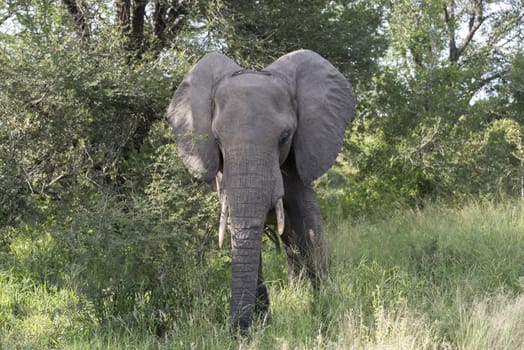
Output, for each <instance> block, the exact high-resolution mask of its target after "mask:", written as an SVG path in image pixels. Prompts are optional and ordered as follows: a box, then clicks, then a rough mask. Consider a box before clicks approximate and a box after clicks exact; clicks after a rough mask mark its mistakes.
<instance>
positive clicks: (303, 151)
mask: <svg viewBox="0 0 524 350" xmlns="http://www.w3.org/2000/svg"><path fill="white" fill-rule="evenodd" d="M266 70H267V71H270V72H273V73H275V75H283V76H284V78H285V80H286V81H288V83H289V85H290V86H291V89H292V92H294V95H295V98H296V102H297V114H298V127H297V130H296V131H295V136H294V139H293V150H294V154H295V162H296V166H297V170H298V173H299V175H300V178H301V179H302V181H303V182H304V183H305V184H309V183H311V182H312V181H313V180H315V179H317V178H318V177H320V176H321V175H322V174H324V173H325V172H326V171H327V170H328V169H329V168H330V167H331V165H333V163H334V162H335V159H336V157H337V155H338V153H339V152H340V149H341V147H342V142H343V139H344V131H345V129H346V126H347V124H348V123H349V122H350V121H351V119H352V118H353V114H354V111H355V96H354V95H353V92H352V90H351V85H350V84H349V82H348V81H347V80H346V79H345V78H344V76H343V75H342V74H341V73H340V72H339V71H338V70H337V69H336V68H335V67H333V65H331V63H329V62H328V61H327V60H326V59H324V58H323V57H322V56H320V55H319V54H317V53H315V52H313V51H309V50H299V51H294V52H291V53H288V54H287V55H284V56H282V57H280V58H279V59H278V60H276V61H275V62H273V63H272V64H271V65H270V66H268V67H267V68H266Z"/></svg>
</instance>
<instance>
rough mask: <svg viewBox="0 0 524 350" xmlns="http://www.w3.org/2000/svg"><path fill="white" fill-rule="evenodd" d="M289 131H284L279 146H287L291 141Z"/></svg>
mask: <svg viewBox="0 0 524 350" xmlns="http://www.w3.org/2000/svg"><path fill="white" fill-rule="evenodd" d="M289 134H290V133H289V131H284V132H283V133H282V135H280V139H279V140H278V144H279V145H283V144H285V143H286V142H287V141H288V140H289Z"/></svg>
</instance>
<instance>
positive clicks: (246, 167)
mask: <svg viewBox="0 0 524 350" xmlns="http://www.w3.org/2000/svg"><path fill="white" fill-rule="evenodd" d="M354 106H355V98H354V96H353V94H352V91H351V87H350V85H349V83H348V82H347V81H346V79H345V78H344V77H343V76H342V74H340V72H338V71H337V70H336V69H335V68H334V67H333V66H332V65H331V64H330V63H329V62H328V61H326V60H325V59H324V58H322V57H321V56H319V55H318V54H316V53H314V52H312V51H307V50H300V51H295V52H292V53H289V54H287V55H285V56H283V57H281V58H280V59H278V60H277V61H275V62H274V63H273V64H271V65H270V66H268V67H267V68H266V69H265V70H263V71H259V72H256V71H250V70H243V69H242V68H241V67H240V66H239V65H237V64H236V63H235V62H234V61H232V60H231V59H229V58H228V57H226V56H224V55H222V54H219V53H210V54H207V55H205V56H204V57H203V58H202V59H201V60H200V61H199V62H198V63H197V64H196V65H195V66H194V67H193V69H192V70H191V71H190V72H189V73H188V74H187V75H186V76H185V78H184V79H183V81H182V83H181V84H180V86H179V87H178V89H177V91H176V92H175V95H174V97H173V99H172V101H171V104H170V106H169V109H168V112H167V118H168V120H169V122H170V124H171V125H172V127H173V130H174V132H175V137H176V141H177V145H178V150H179V153H180V155H181V156H182V159H183V161H184V164H185V165H186V166H187V168H188V169H189V171H190V172H191V173H192V174H193V175H194V176H196V177H198V178H200V179H202V180H204V181H206V182H208V183H211V182H212V181H214V179H215V178H216V179H217V185H218V186H217V187H218V191H219V195H220V201H221V203H222V215H221V223H220V229H219V236H223V233H224V231H225V227H226V225H229V230H230V232H231V247H232V257H233V274H232V298H231V317H232V321H233V324H234V326H235V327H240V329H242V330H245V329H246V328H247V327H248V326H249V324H250V323H251V317H252V312H253V307H254V303H255V294H256V288H257V275H258V272H259V264H260V250H261V241H262V234H263V229H264V224H265V221H266V217H267V214H268V212H270V211H271V210H272V209H273V208H274V209H275V211H276V214H277V215H276V217H277V219H278V230H279V232H280V233H281V232H282V230H283V226H284V209H283V205H282V197H283V196H284V192H285V186H284V181H283V175H282V170H281V168H282V167H286V169H292V170H293V171H295V172H296V174H298V178H299V179H300V180H299V181H301V182H302V183H303V184H306V185H309V184H310V183H311V182H312V181H313V180H314V179H316V178H318V177H319V176H320V175H322V174H323V173H324V172H325V171H326V170H327V169H328V168H329V167H330V166H331V165H332V164H333V162H334V161H335V158H336V156H337V154H338V152H339V151H340V148H341V146H342V141H343V137H344V131H345V128H346V125H347V123H348V122H349V121H350V120H351V119H352V116H353V112H354ZM222 239H223V238H222V237H220V239H219V240H220V244H221V242H222Z"/></svg>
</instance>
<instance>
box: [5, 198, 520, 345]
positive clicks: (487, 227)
mask: <svg viewBox="0 0 524 350" xmlns="http://www.w3.org/2000/svg"><path fill="white" fill-rule="evenodd" d="M327 228H328V232H329V237H330V241H331V246H332V250H333V256H334V264H333V271H334V273H333V281H332V282H331V283H330V284H329V285H328V286H326V287H325V288H324V289H323V290H322V291H320V292H319V293H316V294H315V293H313V292H312V290H311V289H310V287H309V286H308V283H307V282H304V283H295V284H288V283H287V282H286V277H285V276H286V273H285V257H284V254H283V252H282V253H277V252H276V250H275V249H274V248H273V247H271V245H270V244H267V245H266V247H265V252H264V260H265V261H264V271H265V275H266V280H267V283H268V286H269V289H270V297H271V319H270V321H269V322H268V323H266V324H265V325H262V324H256V325H255V326H254V327H253V329H252V330H251V334H250V335H249V337H246V338H243V339H239V338H236V337H234V336H232V335H231V333H230V332H229V324H228V296H229V281H228V280H227V279H224V280H223V281H222V282H220V283H218V284H217V282H216V281H214V282H213V283H214V285H213V286H212V287H211V286H210V282H209V281H207V280H204V279H199V274H198V271H195V273H194V276H195V277H194V278H195V280H196V281H195V283H196V284H198V285H200V286H201V288H200V289H199V294H200V295H198V298H195V300H197V302H196V304H195V305H193V306H192V307H190V308H188V309H186V310H181V311H180V314H179V315H176V317H174V320H175V321H174V322H173V324H172V325H171V326H170V329H169V330H168V331H167V332H166V335H165V336H164V337H161V338H159V337H157V336H155V335H154V334H153V332H151V331H150V330H149V329H148V327H147V324H148V323H147V322H146V321H144V322H143V323H141V322H140V320H141V317H142V315H141V314H140V311H139V310H140V308H139V307H138V306H137V312H136V315H135V320H134V322H132V323H128V322H127V321H126V320H121V319H118V318H115V319H114V320H113V321H112V322H108V323H104V324H100V323H98V322H97V321H96V320H95V318H94V316H93V312H92V305H90V304H89V303H88V302H87V301H86V300H84V299H83V298H82V296H81V295H78V294H77V293H76V292H75V289H74V284H72V285H71V288H69V289H61V290H59V289H57V288H54V287H49V286H46V285H45V284H36V283H35V282H34V281H32V280H30V279H27V278H21V277H20V276H16V277H15V276H14V274H12V273H11V268H10V266H9V263H7V264H6V265H7V266H2V267H1V270H0V292H1V293H0V348H1V349H11V348H12V349H49V348H60V349H521V348H522V344H524V204H523V203H522V202H508V203H502V204H500V203H499V204H493V203H489V202H473V203H471V204H469V205H466V206H464V207H462V208H450V207H447V206H437V205H429V206H428V207H427V208H426V209H424V210H423V211H409V210H405V211H401V212H398V213H396V214H393V215H390V216H383V218H376V217H374V218H341V217H337V216H336V215H332V216H331V217H330V218H329V220H328V223H327ZM13 259H14V258H13ZM4 261H9V260H5V259H4ZM14 263H15V262H14V260H13V264H14ZM211 289H212V290H211ZM141 324H143V327H141V326H140V325H141Z"/></svg>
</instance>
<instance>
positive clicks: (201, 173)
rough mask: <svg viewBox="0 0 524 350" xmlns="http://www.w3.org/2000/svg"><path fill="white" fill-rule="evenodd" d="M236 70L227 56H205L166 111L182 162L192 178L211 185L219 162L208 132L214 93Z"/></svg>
mask: <svg viewBox="0 0 524 350" xmlns="http://www.w3.org/2000/svg"><path fill="white" fill-rule="evenodd" d="M240 69H241V67H240V66H239V65H238V64H236V63H235V62H234V61H233V60H231V59H230V58H228V57H227V56H224V55H222V54H220V53H216V52H212V53H208V54H206V55H205V56H204V57H202V59H200V61H198V62H197V64H196V65H195V66H194V67H193V68H192V69H191V70H190V71H189V73H187V75H186V76H185V77H184V79H183V80H182V82H181V83H180V85H179V86H178V88H177V90H176V91H175V94H174V96H173V99H172V100H171V104H170V105H169V108H168V110H167V114H166V117H167V119H168V121H169V123H170V124H171V127H172V128H173V131H174V134H175V139H176V143H177V146H178V152H179V154H180V156H181V157H182V161H183V162H184V164H185V166H186V167H187V168H188V170H189V171H190V173H191V174H192V175H193V176H195V177H196V178H198V179H201V180H204V181H206V182H208V183H211V181H213V179H214V177H215V175H216V173H217V171H218V167H219V162H220V156H219V154H220V153H219V152H220V151H219V149H218V145H217V144H216V141H215V138H214V137H213V134H212V132H211V119H212V113H213V95H214V90H215V87H216V85H217V83H218V82H219V81H220V80H221V79H222V78H223V77H224V76H225V75H227V74H230V73H233V72H235V71H238V70H240Z"/></svg>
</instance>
